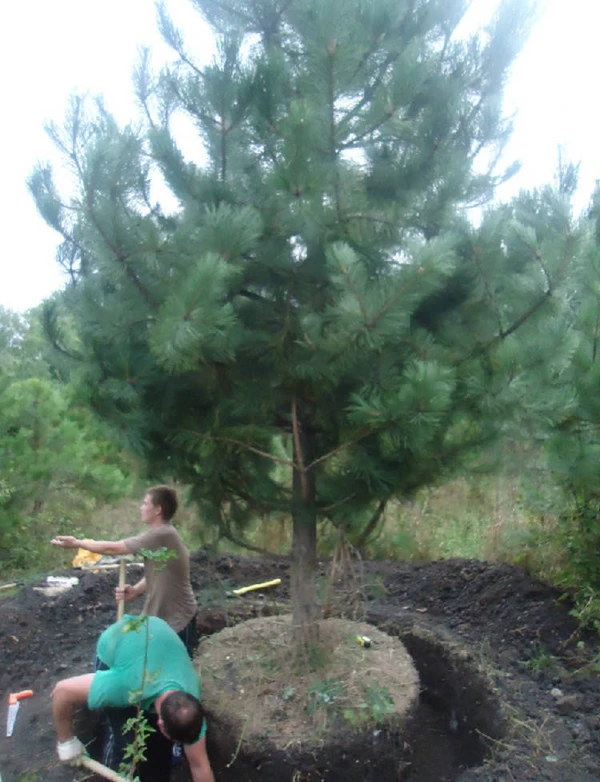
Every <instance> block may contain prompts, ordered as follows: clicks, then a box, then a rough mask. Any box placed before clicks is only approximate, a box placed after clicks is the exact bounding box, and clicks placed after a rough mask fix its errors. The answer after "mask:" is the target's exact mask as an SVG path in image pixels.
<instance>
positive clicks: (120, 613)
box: [117, 559, 126, 622]
mask: <svg viewBox="0 0 600 782" xmlns="http://www.w3.org/2000/svg"><path fill="white" fill-rule="evenodd" d="M125 567H126V566H125V560H124V559H122V560H121V562H120V563H119V587H120V588H121V589H123V587H124V586H125ZM124 613H125V598H123V597H122V598H121V599H120V600H119V605H118V607H117V622H118V621H119V619H122V618H123V614H124Z"/></svg>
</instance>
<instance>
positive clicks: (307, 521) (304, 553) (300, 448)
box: [291, 405, 318, 659]
mask: <svg viewBox="0 0 600 782" xmlns="http://www.w3.org/2000/svg"><path fill="white" fill-rule="evenodd" d="M294 414H295V405H294ZM313 458H314V434H312V433H310V432H308V431H307V430H306V429H305V428H303V426H302V424H301V422H300V421H298V419H297V417H296V416H295V415H294V477H293V498H292V553H291V592H292V613H293V622H294V641H295V645H296V654H297V656H298V657H299V658H302V657H304V658H306V659H308V658H309V657H310V647H311V646H314V645H315V644H316V643H317V642H318V632H317V625H316V620H317V600H316V570H317V514H316V485H315V471H314V469H312V470H308V471H307V470H306V469H305V465H307V464H310V463H311V462H312V461H313Z"/></svg>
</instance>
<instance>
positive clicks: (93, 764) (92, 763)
mask: <svg viewBox="0 0 600 782" xmlns="http://www.w3.org/2000/svg"><path fill="white" fill-rule="evenodd" d="M75 764H76V765H77V766H85V767H86V768H89V770H90V771H93V772H94V774H98V775H99V776H101V777H104V778H105V779H110V780H111V782H127V780H126V779H125V777H122V776H121V775H120V774H117V772H116V771H113V770H112V769H111V768H107V767H106V766H103V765H102V763H98V761H97V760H92V758H88V756H87V755H79V757H78V758H77V759H76V761H75Z"/></svg>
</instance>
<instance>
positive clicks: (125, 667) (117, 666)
mask: <svg viewBox="0 0 600 782" xmlns="http://www.w3.org/2000/svg"><path fill="white" fill-rule="evenodd" d="M130 622H133V623H135V624H137V623H139V617H135V616H124V617H123V619H121V620H120V621H119V622H116V623H115V624H113V625H111V626H110V627H107V629H106V630H105V631H104V632H103V633H102V635H101V636H100V638H99V639H98V646H97V654H98V657H99V659H100V660H101V661H102V662H103V663H104V664H105V665H107V666H108V670H107V671H97V672H96V673H95V674H94V679H93V681H92V686H91V688H90V692H89V695H88V706H89V707H90V709H102V708H104V707H106V706H113V707H116V708H121V707H125V706H130V705H131V704H138V703H139V704H141V707H142V709H144V710H146V711H148V710H150V709H151V708H153V704H154V701H155V700H156V698H158V697H159V695H162V694H163V693H164V692H166V691H167V690H183V691H184V692H187V693H189V694H190V695H194V696H195V697H196V698H198V699H199V698H200V682H199V678H198V674H197V673H196V671H195V670H194V666H193V665H192V661H191V660H190V658H189V656H188V653H187V651H186V648H185V646H184V644H183V642H182V641H181V639H180V638H179V637H178V635H177V633H175V632H174V631H173V630H171V628H170V627H169V625H168V624H167V623H166V622H164V621H163V620H162V619H159V618H158V617H157V616H149V617H147V621H146V622H144V623H143V624H142V626H141V628H140V629H139V630H137V631H136V630H132V629H130V625H129V623H130ZM147 635H148V646H147V652H146V637H147ZM144 658H145V664H144ZM144 671H145V675H144ZM142 680H143V690H142Z"/></svg>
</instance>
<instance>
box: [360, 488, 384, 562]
mask: <svg viewBox="0 0 600 782" xmlns="http://www.w3.org/2000/svg"><path fill="white" fill-rule="evenodd" d="M386 505H387V499H386V500H381V502H380V503H379V505H378V506H377V508H376V509H375V513H374V514H373V515H372V516H371V518H370V519H369V521H368V523H367V525H366V526H365V528H364V530H363V531H362V532H361V533H360V535H359V536H358V540H357V541H356V548H357V549H358V550H359V551H360V549H362V548H363V547H364V546H365V544H366V542H367V541H368V539H369V538H370V537H371V535H372V534H373V532H374V531H375V529H376V527H377V525H378V524H379V521H380V519H381V518H383V512H384V510H385V506H386Z"/></svg>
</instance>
